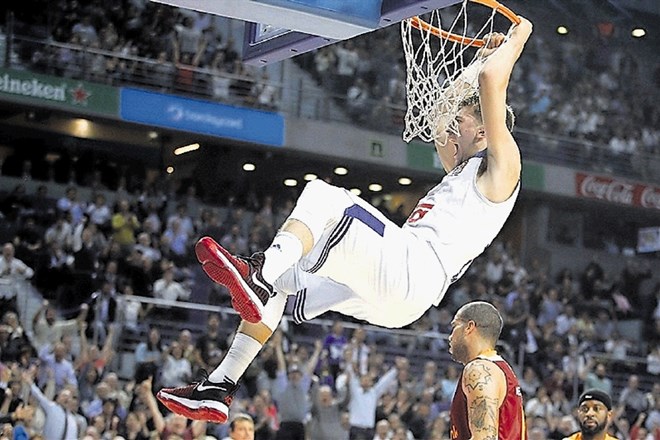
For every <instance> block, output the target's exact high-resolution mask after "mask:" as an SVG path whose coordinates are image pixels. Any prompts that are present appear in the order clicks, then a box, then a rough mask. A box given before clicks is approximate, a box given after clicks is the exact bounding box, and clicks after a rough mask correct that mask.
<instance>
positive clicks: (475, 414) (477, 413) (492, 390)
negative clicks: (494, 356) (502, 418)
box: [461, 360, 502, 440]
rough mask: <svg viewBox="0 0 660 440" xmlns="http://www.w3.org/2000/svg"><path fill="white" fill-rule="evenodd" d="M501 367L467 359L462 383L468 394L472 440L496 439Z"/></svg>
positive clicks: (466, 394)
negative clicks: (468, 361) (467, 362)
mask: <svg viewBox="0 0 660 440" xmlns="http://www.w3.org/2000/svg"><path fill="white" fill-rule="evenodd" d="M500 373H501V372H500V370H499V369H498V368H497V367H495V365H494V364H492V363H491V362H488V361H481V360H478V361H474V362H470V363H469V364H468V365H467V366H466V367H465V371H464V372H463V381H462V384H461V386H462V387H463V391H464V392H465V396H466V397H467V411H468V423H469V425H470V431H471V433H472V438H473V439H479V440H491V439H492V440H495V439H497V438H498V428H499V406H500V399H499V394H500V386H499V383H500V381H501V380H502V378H501V377H500Z"/></svg>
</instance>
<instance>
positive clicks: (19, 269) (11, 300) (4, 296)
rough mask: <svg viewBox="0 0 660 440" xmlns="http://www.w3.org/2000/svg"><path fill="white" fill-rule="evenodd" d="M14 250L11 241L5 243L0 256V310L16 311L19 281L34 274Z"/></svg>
mask: <svg viewBox="0 0 660 440" xmlns="http://www.w3.org/2000/svg"><path fill="white" fill-rule="evenodd" d="M15 253H16V250H15V249H14V245H13V244H11V243H5V244H4V246H3V247H2V256H0V310H3V311H6V310H12V311H14V312H18V308H17V303H16V296H17V295H18V292H19V288H20V286H19V283H20V281H22V280H29V279H30V278H32V276H34V270H32V268H30V267H28V265H27V264H25V263H23V261H21V260H19V259H18V258H16V257H15V256H14V255H15Z"/></svg>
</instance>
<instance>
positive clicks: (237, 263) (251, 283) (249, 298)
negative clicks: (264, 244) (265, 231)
mask: <svg viewBox="0 0 660 440" xmlns="http://www.w3.org/2000/svg"><path fill="white" fill-rule="evenodd" d="M195 254H196V255H197V259H198V260H199V262H200V263H201V264H202V269H204V272H206V274H207V275H208V276H209V277H210V278H211V279H212V280H213V281H215V282H216V283H218V284H222V285H223V286H225V287H227V289H229V294H230V295H231V298H232V301H231V303H232V306H233V307H234V309H235V310H236V311H237V312H238V314H239V315H241V318H243V319H244V320H246V321H248V322H252V323H257V322H259V321H261V317H262V316H263V308H264V306H265V305H266V303H267V302H268V300H269V299H270V297H272V296H273V295H274V294H275V293H274V291H273V286H271V285H270V284H269V283H268V282H266V280H264V278H263V276H262V275H261V268H262V267H263V265H264V260H265V257H264V254H263V253H262V252H258V253H256V254H254V255H252V256H251V257H237V256H234V255H232V254H231V253H229V252H228V251H227V250H226V249H225V248H223V247H222V246H220V245H219V244H218V243H216V241H215V240H213V239H212V238H211V237H202V238H200V239H199V241H198V242H197V244H196V245H195Z"/></svg>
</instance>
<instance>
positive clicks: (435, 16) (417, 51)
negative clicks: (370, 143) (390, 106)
mask: <svg viewBox="0 0 660 440" xmlns="http://www.w3.org/2000/svg"><path fill="white" fill-rule="evenodd" d="M468 4H469V1H468V0H463V2H462V3H461V5H460V10H459V11H458V14H457V15H456V16H455V17H453V19H452V18H451V17H450V18H449V19H447V20H446V21H447V22H450V21H451V25H450V26H448V27H443V23H442V17H441V10H435V11H433V12H431V13H429V14H426V15H425V16H423V17H420V18H422V19H423V20H424V21H425V22H427V23H428V24H429V25H431V26H434V27H436V28H438V29H444V30H446V31H448V32H451V33H453V34H458V35H465V36H466V37H470V38H483V37H484V36H485V35H486V34H488V33H491V32H492V31H493V21H494V17H495V14H496V13H495V10H492V13H491V15H490V17H487V18H484V19H481V20H480V21H484V20H485V22H484V23H483V24H477V23H474V21H475V20H474V18H472V22H470V23H468ZM481 9H482V10H483V11H482V12H484V13H487V12H488V8H484V7H482V8H481ZM445 13H446V12H445ZM473 15H474V14H473ZM411 20H412V19H408V20H403V21H402V22H401V39H402V41H403V50H404V53H405V57H406V71H407V74H406V100H407V106H408V108H407V110H406V116H405V128H404V132H403V140H404V141H405V142H410V141H411V140H412V139H413V138H415V137H418V138H420V139H421V140H422V141H425V142H433V141H434V140H435V137H436V132H437V131H438V123H439V122H440V118H442V119H443V121H445V123H444V124H443V126H446V127H445V129H446V130H451V131H453V132H455V133H457V132H458V126H457V123H456V120H455V119H456V113H457V112H458V110H459V104H460V103H461V102H462V101H463V100H464V99H465V98H466V97H467V96H469V95H472V94H474V93H475V92H476V91H477V90H478V87H479V83H478V73H479V64H480V63H481V60H480V59H479V58H477V57H476V49H475V48H473V47H470V46H468V45H465V44H461V43H458V42H453V41H450V40H447V39H444V38H440V37H438V36H436V35H433V34H432V33H431V32H430V31H429V30H419V29H417V28H415V27H413V25H412V24H411ZM477 26H480V27H479V28H478V29H477V28H476V27H477ZM471 66H473V67H471ZM461 74H462V75H461ZM459 75H461V82H462V83H465V84H464V85H463V86H462V87H460V88H457V87H456V85H455V82H454V81H455V80H456V79H457V78H458V77H459ZM450 87H451V90H450ZM442 131H443V132H444V130H442Z"/></svg>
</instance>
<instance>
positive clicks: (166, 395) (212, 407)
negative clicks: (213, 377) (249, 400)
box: [156, 371, 239, 423]
mask: <svg viewBox="0 0 660 440" xmlns="http://www.w3.org/2000/svg"><path fill="white" fill-rule="evenodd" d="M202 374H203V375H204V378H203V379H202V380H201V381H199V382H195V383H192V384H190V385H186V386H183V387H177V388H163V389H162V390H160V391H158V394H156V397H157V398H158V400H160V401H161V402H162V403H163V405H165V406H166V407H167V409H169V410H170V411H172V412H173V413H176V414H180V415H182V416H184V417H187V418H189V419H192V420H206V421H208V422H213V423H225V422H227V418H228V417H229V406H230V405H231V402H232V400H233V398H234V393H235V392H236V390H238V388H239V385H238V384H236V383H234V382H232V381H230V380H228V379H225V380H224V381H223V382H220V383H214V382H211V381H209V380H208V376H207V375H206V372H205V371H203V372H202Z"/></svg>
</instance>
